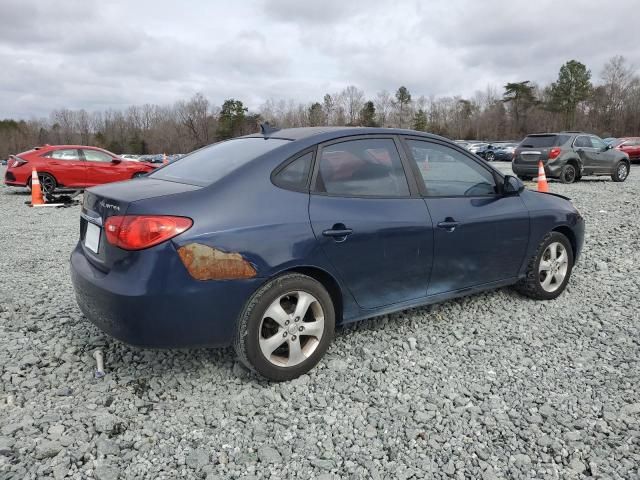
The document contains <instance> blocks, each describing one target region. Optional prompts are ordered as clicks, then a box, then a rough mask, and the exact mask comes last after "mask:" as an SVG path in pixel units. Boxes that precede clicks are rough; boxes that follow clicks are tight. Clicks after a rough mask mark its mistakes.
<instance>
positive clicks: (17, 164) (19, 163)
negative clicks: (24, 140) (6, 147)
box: [10, 157, 27, 168]
mask: <svg viewBox="0 0 640 480" xmlns="http://www.w3.org/2000/svg"><path fill="white" fill-rule="evenodd" d="M25 163H27V161H26V160H23V159H21V158H18V157H13V162H12V163H11V165H10V166H11V168H16V167H20V166H22V165H24V164H25Z"/></svg>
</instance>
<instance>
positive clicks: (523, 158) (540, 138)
mask: <svg viewBox="0 0 640 480" xmlns="http://www.w3.org/2000/svg"><path fill="white" fill-rule="evenodd" d="M539 161H542V163H543V165H544V171H545V174H546V176H547V177H551V178H557V179H559V180H560V181H561V182H562V183H573V182H574V181H576V180H580V178H581V177H582V176H583V175H610V176H611V179H612V180H613V181H614V182H624V181H625V180H626V178H627V177H628V176H629V169H630V165H631V164H630V162H629V156H628V155H627V154H626V153H624V152H621V151H619V150H615V149H613V148H612V147H611V145H607V144H606V143H604V142H603V141H602V140H601V139H600V138H599V137H597V136H595V135H591V134H589V133H583V132H561V133H537V134H533V135H528V136H527V137H526V138H525V139H524V140H523V141H522V142H521V143H520V145H518V147H517V148H516V150H515V151H514V154H513V162H512V169H513V172H514V173H515V174H516V175H517V176H518V177H519V178H520V179H522V180H531V179H532V178H533V177H536V176H538V162H539Z"/></svg>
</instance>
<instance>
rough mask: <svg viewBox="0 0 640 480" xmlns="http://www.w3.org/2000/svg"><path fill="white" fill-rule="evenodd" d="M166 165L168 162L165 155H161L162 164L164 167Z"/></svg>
mask: <svg viewBox="0 0 640 480" xmlns="http://www.w3.org/2000/svg"><path fill="white" fill-rule="evenodd" d="M167 163H169V160H167V154H166V153H163V154H162V164H163V165H166V164H167Z"/></svg>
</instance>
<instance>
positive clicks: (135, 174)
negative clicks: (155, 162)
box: [131, 172, 146, 178]
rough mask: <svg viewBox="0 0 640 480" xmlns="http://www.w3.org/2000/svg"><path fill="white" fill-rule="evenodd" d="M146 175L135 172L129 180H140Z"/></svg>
mask: <svg viewBox="0 0 640 480" xmlns="http://www.w3.org/2000/svg"><path fill="white" fill-rule="evenodd" d="M145 175H146V173H144V172H136V173H134V174H133V177H131V178H140V177H144V176H145Z"/></svg>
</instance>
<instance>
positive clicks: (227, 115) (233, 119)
mask: <svg viewBox="0 0 640 480" xmlns="http://www.w3.org/2000/svg"><path fill="white" fill-rule="evenodd" d="M247 111H248V109H247V108H246V107H245V106H244V105H243V104H242V102H241V101H240V100H235V99H233V98H230V99H228V100H225V101H224V103H223V104H222V110H220V115H219V116H218V129H217V132H216V133H217V135H218V139H220V140H225V139H227V138H232V137H235V136H237V135H239V134H240V132H241V131H242V128H243V126H244V121H245V114H246V113H247Z"/></svg>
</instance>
